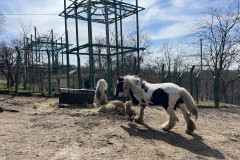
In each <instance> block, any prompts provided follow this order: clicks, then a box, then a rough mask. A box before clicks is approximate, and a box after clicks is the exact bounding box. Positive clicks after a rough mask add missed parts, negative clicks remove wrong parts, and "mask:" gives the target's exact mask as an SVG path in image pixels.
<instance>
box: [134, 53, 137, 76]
mask: <svg viewBox="0 0 240 160" xmlns="http://www.w3.org/2000/svg"><path fill="white" fill-rule="evenodd" d="M134 74H135V75H136V74H137V59H136V57H134Z"/></svg>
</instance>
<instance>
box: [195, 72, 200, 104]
mask: <svg viewBox="0 0 240 160" xmlns="http://www.w3.org/2000/svg"><path fill="white" fill-rule="evenodd" d="M198 78H199V73H198V74H197V75H196V81H195V82H196V86H195V87H196V99H197V104H198V103H199V99H198Z"/></svg>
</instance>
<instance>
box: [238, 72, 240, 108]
mask: <svg viewBox="0 0 240 160" xmlns="http://www.w3.org/2000/svg"><path fill="white" fill-rule="evenodd" d="M238 78H239V79H240V74H239V75H238ZM238 84H239V82H238ZM239 99H240V97H239V85H238V105H239V102H240V100H239Z"/></svg>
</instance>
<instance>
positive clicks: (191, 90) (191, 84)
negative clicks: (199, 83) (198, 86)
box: [190, 65, 195, 95]
mask: <svg viewBox="0 0 240 160" xmlns="http://www.w3.org/2000/svg"><path fill="white" fill-rule="evenodd" d="M194 68H195V66H194V65H193V66H192V68H191V70H190V93H191V95H193V77H192V72H193V70H194Z"/></svg>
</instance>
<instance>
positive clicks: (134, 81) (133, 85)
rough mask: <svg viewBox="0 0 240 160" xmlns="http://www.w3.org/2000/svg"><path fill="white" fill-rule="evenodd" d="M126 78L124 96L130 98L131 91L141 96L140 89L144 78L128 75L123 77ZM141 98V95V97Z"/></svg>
mask: <svg viewBox="0 0 240 160" xmlns="http://www.w3.org/2000/svg"><path fill="white" fill-rule="evenodd" d="M123 78H124V94H125V95H126V96H127V97H128V96H130V95H129V94H130V93H129V90H130V89H131V90H132V92H134V93H135V94H141V93H140V92H139V89H140V88H139V87H138V86H141V83H142V81H143V80H142V78H140V77H139V76H136V75H126V76H123ZM139 96H140V95H139Z"/></svg>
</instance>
